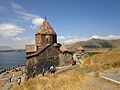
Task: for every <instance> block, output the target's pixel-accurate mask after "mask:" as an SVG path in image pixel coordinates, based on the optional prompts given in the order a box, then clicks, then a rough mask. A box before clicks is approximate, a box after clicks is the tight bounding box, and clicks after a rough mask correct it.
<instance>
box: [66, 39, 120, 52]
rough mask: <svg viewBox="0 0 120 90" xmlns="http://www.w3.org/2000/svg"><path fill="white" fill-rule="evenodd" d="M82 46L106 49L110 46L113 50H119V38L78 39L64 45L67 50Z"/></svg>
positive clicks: (90, 48)
mask: <svg viewBox="0 0 120 90" xmlns="http://www.w3.org/2000/svg"><path fill="white" fill-rule="evenodd" d="M80 46H82V47H84V48H86V49H89V50H92V49H94V50H97V49H104V50H105V49H107V48H110V49H111V50H113V51H120V39H117V40H102V39H95V38H93V39H90V40H88V41H79V42H76V43H73V44H69V45H66V47H67V48H68V50H77V48H78V47H80Z"/></svg>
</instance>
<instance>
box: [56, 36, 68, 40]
mask: <svg viewBox="0 0 120 90" xmlns="http://www.w3.org/2000/svg"><path fill="white" fill-rule="evenodd" d="M65 38H66V37H65V36H59V37H58V40H61V39H65Z"/></svg>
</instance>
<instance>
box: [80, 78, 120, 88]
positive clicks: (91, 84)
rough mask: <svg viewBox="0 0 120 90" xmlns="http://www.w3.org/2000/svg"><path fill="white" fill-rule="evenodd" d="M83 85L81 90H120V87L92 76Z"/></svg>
mask: <svg viewBox="0 0 120 90" xmlns="http://www.w3.org/2000/svg"><path fill="white" fill-rule="evenodd" d="M83 83H84V84H83V85H84V86H83V87H82V88H81V90H120V86H119V85H117V84H116V83H113V82H110V81H107V80H104V79H101V78H95V77H92V76H89V77H87V79H86V81H85V82H83Z"/></svg>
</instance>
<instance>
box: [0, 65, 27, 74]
mask: <svg viewBox="0 0 120 90" xmlns="http://www.w3.org/2000/svg"><path fill="white" fill-rule="evenodd" d="M23 66H26V65H18V66H13V67H9V68H5V69H1V70H0V74H3V73H5V72H9V71H11V70H13V69H17V68H20V67H23Z"/></svg>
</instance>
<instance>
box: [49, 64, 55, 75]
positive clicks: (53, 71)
mask: <svg viewBox="0 0 120 90" xmlns="http://www.w3.org/2000/svg"><path fill="white" fill-rule="evenodd" d="M50 70H51V74H55V72H56V68H55V66H54V65H52V66H51V68H50Z"/></svg>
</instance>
